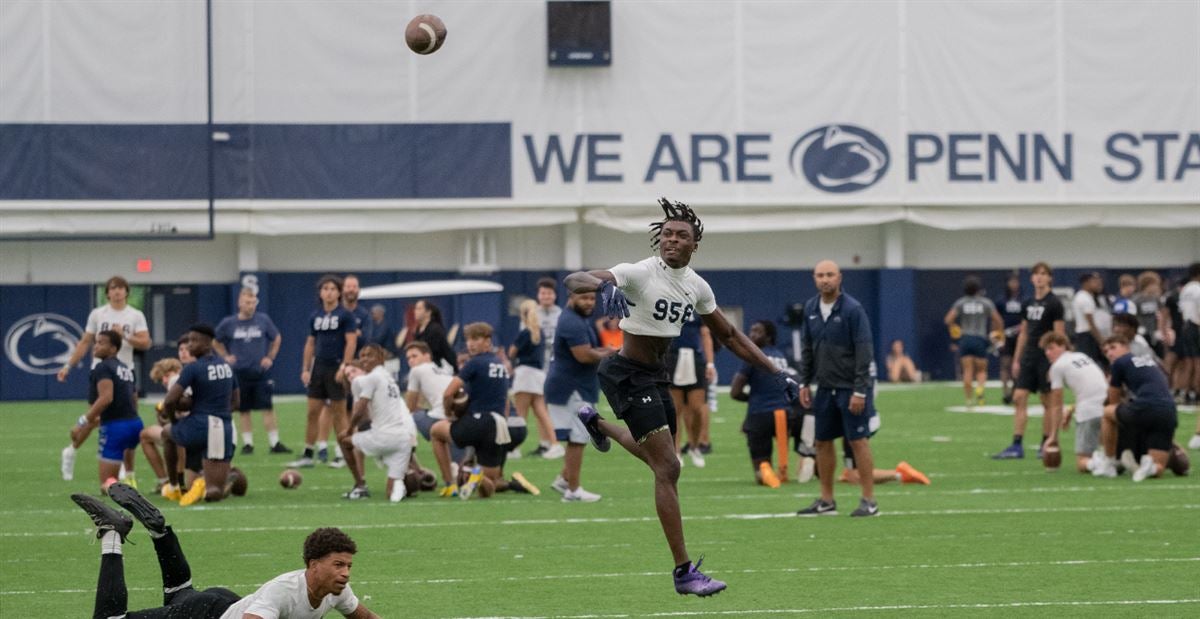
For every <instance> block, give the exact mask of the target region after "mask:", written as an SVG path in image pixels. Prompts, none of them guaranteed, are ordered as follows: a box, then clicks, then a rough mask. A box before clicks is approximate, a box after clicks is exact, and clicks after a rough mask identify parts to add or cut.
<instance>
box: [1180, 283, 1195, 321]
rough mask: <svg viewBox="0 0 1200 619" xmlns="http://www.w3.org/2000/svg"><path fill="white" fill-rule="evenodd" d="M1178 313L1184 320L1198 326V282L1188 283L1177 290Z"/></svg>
mask: <svg viewBox="0 0 1200 619" xmlns="http://www.w3.org/2000/svg"><path fill="white" fill-rule="evenodd" d="M1179 313H1180V315H1182V316H1183V319H1184V320H1187V321H1189V322H1191V323H1193V324H1198V325H1200V281H1190V282H1188V283H1187V284H1186V285H1184V287H1183V288H1181V289H1180V290H1179Z"/></svg>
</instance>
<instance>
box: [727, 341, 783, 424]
mask: <svg viewBox="0 0 1200 619" xmlns="http://www.w3.org/2000/svg"><path fill="white" fill-rule="evenodd" d="M762 352H763V354H764V355H766V357H767V358H768V359H770V360H771V363H772V364H774V365H775V367H776V368H777V369H779V370H786V369H787V368H788V362H787V357H784V356H783V352H782V351H781V350H779V349H778V348H776V347H774V346H767V347H764V348H763V349H762ZM738 374H741V375H742V376H745V377H746V386H747V387H749V388H750V400H749V401H748V402H746V412H747V413H748V414H750V415H757V414H773V413H774V412H775V411H776V410H778V409H783V410H788V409H790V408H791V406H792V405H791V404H790V403H789V402H788V399H787V394H786V393H785V392H784V390H783V385H782V384H781V383H780V382H779V381H778V380H776V378H775V373H774V372H767V371H766V370H764V369H762V368H760V367H758V366H757V365H754V364H751V363H746V364H744V365H742V369H740V370H738Z"/></svg>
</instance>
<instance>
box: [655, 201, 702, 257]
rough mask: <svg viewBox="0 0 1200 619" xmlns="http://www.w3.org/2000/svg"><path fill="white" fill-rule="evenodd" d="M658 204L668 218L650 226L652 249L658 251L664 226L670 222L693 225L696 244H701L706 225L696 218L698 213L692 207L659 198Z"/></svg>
mask: <svg viewBox="0 0 1200 619" xmlns="http://www.w3.org/2000/svg"><path fill="white" fill-rule="evenodd" d="M658 204H659V206H661V207H662V210H663V213H664V214H666V217H664V218H663V220H662V221H656V222H654V223H652V224H650V232H651V235H650V249H654V250H656V249H658V241H659V237H661V236H662V228H663V224H665V223H667V222H668V221H686V222H687V223H689V224H691V226H692V234H693V235H694V236H695V237H696V240H695V242H697V243H699V242H700V237H702V236H704V223H702V222H701V221H700V218H699V217H696V211H693V210H692V207H690V206H688V205H686V204H684V203H683V202H671V201H670V200H668V199H666V198H659V199H658Z"/></svg>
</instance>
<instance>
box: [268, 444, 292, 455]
mask: <svg viewBox="0 0 1200 619" xmlns="http://www.w3.org/2000/svg"><path fill="white" fill-rule="evenodd" d="M271 453H273V454H290V453H292V450H291V448H289V447H288V446H287V445H284V444H283V443H275V444H274V445H271Z"/></svg>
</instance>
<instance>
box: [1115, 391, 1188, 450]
mask: <svg viewBox="0 0 1200 619" xmlns="http://www.w3.org/2000/svg"><path fill="white" fill-rule="evenodd" d="M1117 421H1118V422H1120V424H1121V427H1120V430H1119V432H1120V435H1121V436H1122V437H1126V436H1127V435H1128V439H1129V443H1128V444H1129V445H1130V446H1131V448H1132V449H1133V451H1134V453H1135V454H1138V455H1141V454H1144V453H1146V450H1147V449H1158V450H1161V451H1171V440H1172V439H1173V438H1174V437H1175V428H1176V427H1178V426H1179V415H1178V413H1177V411H1176V410H1175V404H1174V403H1171V404H1169V405H1168V404H1166V403H1162V404H1158V403H1152V402H1139V401H1137V400H1131V401H1129V402H1123V403H1121V404H1120V405H1118V406H1117Z"/></svg>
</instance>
